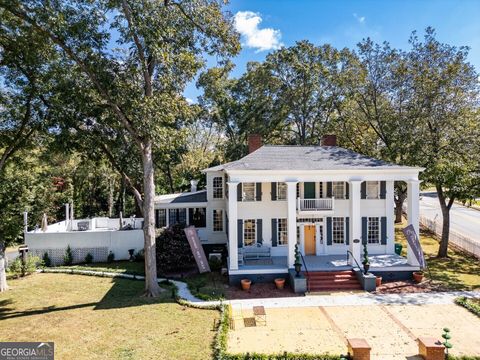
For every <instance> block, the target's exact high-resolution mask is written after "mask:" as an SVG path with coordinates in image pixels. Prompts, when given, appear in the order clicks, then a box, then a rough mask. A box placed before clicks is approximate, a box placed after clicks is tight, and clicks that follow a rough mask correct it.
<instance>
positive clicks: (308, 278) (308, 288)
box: [299, 251, 310, 292]
mask: <svg viewBox="0 0 480 360" xmlns="http://www.w3.org/2000/svg"><path fill="white" fill-rule="evenodd" d="M299 253H300V257H301V258H302V263H303V266H304V267H305V274H306V275H307V292H310V281H309V280H310V276H309V275H308V268H307V263H306V262H305V259H304V258H303V254H302V252H301V251H299Z"/></svg>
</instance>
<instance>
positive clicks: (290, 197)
mask: <svg viewBox="0 0 480 360" xmlns="http://www.w3.org/2000/svg"><path fill="white" fill-rule="evenodd" d="M296 197H297V182H296V181H288V182H287V233H288V255H287V263H288V267H289V268H293V264H294V262H295V244H296V243H297V209H296V205H297V202H296Z"/></svg>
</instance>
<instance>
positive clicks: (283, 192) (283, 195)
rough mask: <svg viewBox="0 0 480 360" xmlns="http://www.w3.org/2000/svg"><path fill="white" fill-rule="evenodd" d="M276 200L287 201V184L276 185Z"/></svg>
mask: <svg viewBox="0 0 480 360" xmlns="http://www.w3.org/2000/svg"><path fill="white" fill-rule="evenodd" d="M277 200H287V184H286V183H284V182H279V183H277Z"/></svg>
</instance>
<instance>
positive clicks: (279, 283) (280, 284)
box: [275, 278, 285, 289]
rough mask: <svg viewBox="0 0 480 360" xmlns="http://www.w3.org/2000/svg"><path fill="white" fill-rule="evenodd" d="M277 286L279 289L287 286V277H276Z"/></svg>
mask: <svg viewBox="0 0 480 360" xmlns="http://www.w3.org/2000/svg"><path fill="white" fill-rule="evenodd" d="M275 286H276V287H277V289H283V288H284V287H285V279H282V278H279V279H275Z"/></svg>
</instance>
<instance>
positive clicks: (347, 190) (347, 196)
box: [345, 181, 350, 200]
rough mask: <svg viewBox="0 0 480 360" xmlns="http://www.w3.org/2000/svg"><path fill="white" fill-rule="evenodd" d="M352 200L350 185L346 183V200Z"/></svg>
mask: <svg viewBox="0 0 480 360" xmlns="http://www.w3.org/2000/svg"><path fill="white" fill-rule="evenodd" d="M349 198H350V184H349V183H348V181H346V182H345V199H347V200H348V199H349Z"/></svg>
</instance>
